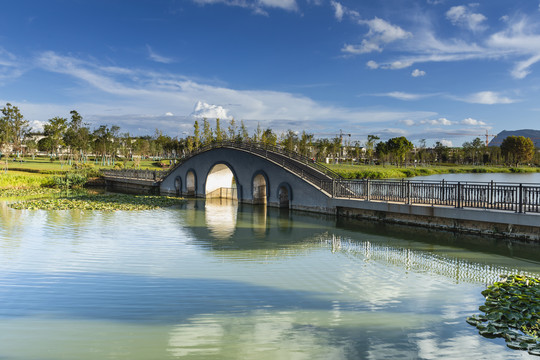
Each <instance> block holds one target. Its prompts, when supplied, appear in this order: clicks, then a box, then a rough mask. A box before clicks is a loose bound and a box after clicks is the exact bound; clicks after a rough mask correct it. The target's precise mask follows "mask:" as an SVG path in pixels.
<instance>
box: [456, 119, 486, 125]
mask: <svg viewBox="0 0 540 360" xmlns="http://www.w3.org/2000/svg"><path fill="white" fill-rule="evenodd" d="M461 124H463V125H470V126H483V125H486V123H485V122H483V121H480V120H476V119H473V118H466V119H463V120H461Z"/></svg>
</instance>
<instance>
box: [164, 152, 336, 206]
mask: <svg viewBox="0 0 540 360" xmlns="http://www.w3.org/2000/svg"><path fill="white" fill-rule="evenodd" d="M316 165H317V164H314V163H312V162H311V161H309V159H303V158H300V155H298V154H295V153H290V154H289V153H283V152H282V151H281V150H279V149H274V148H269V147H263V146H260V145H257V144H251V143H249V144H243V143H230V142H226V143H216V144H211V145H210V146H209V147H205V148H202V149H199V150H198V151H197V152H195V153H193V154H190V156H189V157H187V158H185V159H184V160H183V161H182V162H181V163H179V164H178V165H177V166H176V167H174V168H173V169H171V171H170V172H169V174H168V175H166V176H165V177H164V178H163V180H162V182H161V184H160V190H161V192H162V193H164V194H166V193H172V194H174V193H175V192H176V188H175V184H174V180H175V177H176V176H181V178H182V189H183V191H182V194H183V195H193V196H196V197H207V198H209V196H207V193H208V192H212V191H215V190H217V189H218V188H228V189H230V191H231V192H232V189H233V188H234V187H236V193H235V194H234V195H235V196H234V197H233V196H229V197H230V198H232V197H233V198H234V201H238V202H246V203H250V204H257V203H258V204H260V203H263V204H264V203H266V206H268V207H280V206H281V207H284V208H291V209H310V208H316V209H317V210H319V211H321V210H322V211H325V212H330V213H334V212H335V207H333V206H332V205H331V204H330V202H329V199H330V198H329V192H328V189H331V188H332V187H331V186H330V187H329V185H328V184H332V179H333V178H332V177H331V176H330V175H328V174H327V172H328V171H329V170H328V171H326V170H324V169H322V170H320V169H319V168H317V166H316ZM225 170H226V171H225ZM323 170H324V171H323ZM225 172H227V173H228V174H227V176H221V180H219V181H218V177H216V178H215V176H214V175H217V174H220V173H222V175H224V174H225ZM231 173H232V175H231ZM244 188H245V189H246V191H245V192H244V191H243V190H244ZM216 195H217V194H216ZM219 197H223V196H222V195H221V194H219ZM266 206H264V207H266Z"/></svg>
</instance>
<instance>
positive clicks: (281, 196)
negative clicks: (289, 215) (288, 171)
mask: <svg viewBox="0 0 540 360" xmlns="http://www.w3.org/2000/svg"><path fill="white" fill-rule="evenodd" d="M277 195H278V203H279V207H280V208H290V207H291V203H292V200H293V191H292V188H291V185H289V183H286V182H282V183H281V184H279V185H278V191H277Z"/></svg>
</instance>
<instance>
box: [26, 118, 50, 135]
mask: <svg viewBox="0 0 540 360" xmlns="http://www.w3.org/2000/svg"><path fill="white" fill-rule="evenodd" d="M45 124H46V122H43V121H39V120H32V121H30V124H29V125H30V129H32V131H33V132H37V133H42V132H43V125H45Z"/></svg>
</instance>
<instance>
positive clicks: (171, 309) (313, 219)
mask: <svg viewBox="0 0 540 360" xmlns="http://www.w3.org/2000/svg"><path fill="white" fill-rule="evenodd" d="M538 254H539V252H538V250H535V249H534V248H530V247H525V248H523V247H522V246H521V245H519V244H511V243H508V242H504V241H501V240H494V239H486V238H466V237H461V236H459V235H455V234H449V233H442V232H429V231H424V232H423V231H420V230H418V229H412V230H411V229H410V228H406V227H395V226H386V225H380V224H374V223H369V222H355V221H348V220H345V219H335V218H332V217H326V216H321V215H312V214H305V213H296V212H292V213H291V212H284V211H278V210H275V209H264V208H261V207H252V206H246V205H240V206H239V205H237V204H220V203H204V202H201V201H189V202H188V203H186V204H185V205H184V206H181V207H177V208H169V209H164V210H154V211H141V212H121V211H119V212H112V213H109V212H82V211H17V210H12V209H10V208H8V207H6V206H5V204H1V206H0V359H9V360H15V359H40V360H48V359H51V360H52V359H180V358H181V359H184V358H185V359H396V358H409V359H439V358H447V359H517V358H527V357H528V355H527V353H524V352H518V351H513V350H510V349H508V348H507V347H506V346H505V343H504V341H503V340H501V339H486V338H483V337H481V336H480V335H478V334H477V331H476V329H475V328H474V327H471V326H469V325H468V324H466V323H465V317H466V316H469V315H471V314H473V313H477V312H478V310H477V308H478V306H479V305H480V304H482V303H483V297H482V295H481V294H480V292H481V291H482V290H483V289H484V288H485V286H486V284H488V283H491V282H492V281H495V280H496V279H497V278H498V276H499V275H500V274H502V273H518V272H519V273H528V274H532V275H540V257H539V256H538Z"/></svg>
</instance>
